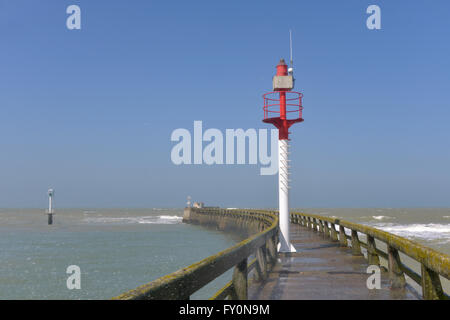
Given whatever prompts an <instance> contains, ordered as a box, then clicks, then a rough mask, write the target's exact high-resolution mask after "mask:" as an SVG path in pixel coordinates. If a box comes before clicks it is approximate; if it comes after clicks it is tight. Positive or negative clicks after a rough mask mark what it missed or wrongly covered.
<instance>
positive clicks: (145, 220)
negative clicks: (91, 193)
mask: <svg viewBox="0 0 450 320" xmlns="http://www.w3.org/2000/svg"><path fill="white" fill-rule="evenodd" d="M181 220H183V217H179V216H167V215H162V216H142V217H89V218H84V219H83V221H84V222H87V223H98V224H176V223H180V222H181Z"/></svg>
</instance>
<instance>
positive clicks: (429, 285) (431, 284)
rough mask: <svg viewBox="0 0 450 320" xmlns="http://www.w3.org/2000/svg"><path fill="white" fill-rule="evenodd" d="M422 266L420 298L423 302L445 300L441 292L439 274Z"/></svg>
mask: <svg viewBox="0 0 450 320" xmlns="http://www.w3.org/2000/svg"><path fill="white" fill-rule="evenodd" d="M421 266H422V296H423V299H424V300H440V299H446V296H445V294H444V291H443V290H442V285H441V279H439V274H438V273H436V272H434V271H433V270H430V269H428V268H427V267H425V266H424V265H423V264H422V265H421Z"/></svg>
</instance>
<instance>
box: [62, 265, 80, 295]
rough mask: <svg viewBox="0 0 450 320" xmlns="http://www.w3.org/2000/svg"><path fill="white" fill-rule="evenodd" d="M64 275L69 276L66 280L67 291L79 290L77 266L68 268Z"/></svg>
mask: <svg viewBox="0 0 450 320" xmlns="http://www.w3.org/2000/svg"><path fill="white" fill-rule="evenodd" d="M66 273H67V274H70V276H69V277H68V278H67V281H66V286H67V289H69V290H74V289H77V290H80V289H81V269H80V267H79V266H77V265H71V266H68V267H67V269H66Z"/></svg>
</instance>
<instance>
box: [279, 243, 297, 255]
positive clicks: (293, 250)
mask: <svg viewBox="0 0 450 320" xmlns="http://www.w3.org/2000/svg"><path fill="white" fill-rule="evenodd" d="M277 251H278V252H280V253H283V252H284V253H294V252H297V250H295V248H294V245H293V244H292V243H290V248H289V249H287V248H283V249H281V243H278V247H277Z"/></svg>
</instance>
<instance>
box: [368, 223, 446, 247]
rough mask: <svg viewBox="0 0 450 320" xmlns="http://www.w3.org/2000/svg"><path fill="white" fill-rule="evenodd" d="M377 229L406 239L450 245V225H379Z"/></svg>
mask: <svg viewBox="0 0 450 320" xmlns="http://www.w3.org/2000/svg"><path fill="white" fill-rule="evenodd" d="M375 227H376V228H379V229H381V230H384V231H387V232H391V233H393V234H396V235H399V236H402V237H405V238H419V239H424V240H442V241H443V242H449V243H450V224H438V223H428V224H406V225H394V224H387V223H386V224H377V225H375Z"/></svg>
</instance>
